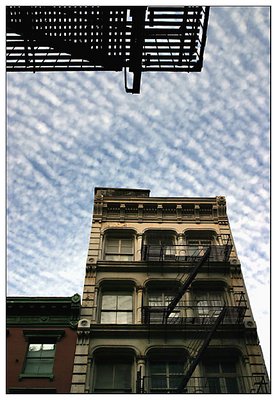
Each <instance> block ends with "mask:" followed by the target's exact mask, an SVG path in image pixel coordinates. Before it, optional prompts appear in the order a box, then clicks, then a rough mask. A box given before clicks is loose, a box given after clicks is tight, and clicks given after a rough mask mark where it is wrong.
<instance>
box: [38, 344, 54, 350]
mask: <svg viewBox="0 0 277 400" xmlns="http://www.w3.org/2000/svg"><path fill="white" fill-rule="evenodd" d="M41 346H42V350H54V349H55V345H54V343H47V344H42V345H41Z"/></svg>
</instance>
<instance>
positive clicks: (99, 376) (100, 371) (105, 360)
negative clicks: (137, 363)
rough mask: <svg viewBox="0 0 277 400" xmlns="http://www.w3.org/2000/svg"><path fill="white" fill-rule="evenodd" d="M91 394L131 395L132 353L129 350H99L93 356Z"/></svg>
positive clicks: (132, 377) (132, 376) (132, 378)
mask: <svg viewBox="0 0 277 400" xmlns="http://www.w3.org/2000/svg"><path fill="white" fill-rule="evenodd" d="M92 376H93V380H92V392H93V393H113V394H116V393H132V392H133V391H134V390H133V387H134V384H133V380H134V352H133V351H132V350H131V349H126V348H122V349H113V348H103V349H99V350H98V351H96V352H95V354H94V362H93V373H92Z"/></svg>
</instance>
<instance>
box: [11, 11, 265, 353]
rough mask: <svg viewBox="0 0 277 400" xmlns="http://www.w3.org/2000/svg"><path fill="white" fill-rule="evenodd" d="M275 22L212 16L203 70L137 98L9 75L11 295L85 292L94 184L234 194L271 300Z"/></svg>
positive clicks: (82, 83)
mask: <svg viewBox="0 0 277 400" xmlns="http://www.w3.org/2000/svg"><path fill="white" fill-rule="evenodd" d="M268 18H269V12H268V9H267V8H266V7H254V8H252V7H250V8H247V7H243V8H235V7H227V8H221V7H215V8H212V9H211V16H210V23H209V30H208V41H207V46H206V51H205V60H204V68H203V70H202V72H201V73H200V74H177V73H176V74H168V73H153V74H152V73H151V74H150V73H149V74H147V73H145V74H143V76H142V90H141V94H140V95H139V96H132V95H130V94H126V93H125V92H124V88H123V79H122V75H121V74H119V73H113V72H107V73H104V72H92V73H88V72H82V73H81V72H80V73H78V72H76V73H72V72H71V73H54V74H46V73H43V74H40V73H37V74H16V73H13V74H8V75H7V93H8V96H7V134H8V160H7V162H8V246H9V260H8V262H9V264H8V285H9V287H8V289H9V294H10V295H15V294H17V295H35V294H37V295H45V296H47V295H52V294H55V295H61V296H62V295H72V294H73V293H75V292H79V293H81V291H82V285H83V276H84V270H85V256H86V251H87V245H88V234H89V231H90V219H91V215H90V214H91V210H92V200H93V188H94V187H95V186H113V187H115V186H118V187H128V186H131V187H141V188H148V189H151V194H152V195H153V196H170V195H172V196H215V195H225V196H226V197H227V202H228V203H227V205H228V214H229V217H230V223H231V227H232V231H233V233H234V238H235V243H236V247H237V249H238V252H239V258H240V259H241V261H242V267H243V271H244V273H245V276H246V284H247V288H248V289H249V290H250V291H251V293H249V294H250V299H251V294H253V293H254V292H255V291H257V292H259V295H261V294H262V293H264V292H267V293H268V281H269V270H268V268H269V243H268V240H269V239H268V238H269V122H270V121H269V100H270V99H269V60H268V52H269V44H268V39H269V19H268ZM261 276H262V278H261ZM65 277H66V280H65V281H64V283H63V278H65ZM46 279H47V281H49V284H47V285H45V280H46ZM34 291H35V293H34ZM261 298H262V295H261ZM264 298H265V299H267V300H266V304H267V307H265V306H264V305H260V306H259V302H258V301H257V299H255V300H254V305H253V311H254V316H255V319H256V320H257V322H258V323H259V321H261V322H262V324H263V325H261V328H260V331H262V326H266V325H267V326H268V324H269V319H268V318H269V317H268V315H266V314H265V313H264V310H265V309H269V299H268V297H266V296H265V297H264ZM256 314H257V315H256ZM262 346H263V347H264V348H265V353H266V354H265V355H266V359H267V360H268V358H269V355H268V353H269V350H268V345H267V343H266V341H265V339H264V340H263V342H262Z"/></svg>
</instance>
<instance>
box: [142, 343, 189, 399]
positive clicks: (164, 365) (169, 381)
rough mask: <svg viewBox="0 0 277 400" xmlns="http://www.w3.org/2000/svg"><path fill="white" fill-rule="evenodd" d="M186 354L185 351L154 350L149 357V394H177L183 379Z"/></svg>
mask: <svg viewBox="0 0 277 400" xmlns="http://www.w3.org/2000/svg"><path fill="white" fill-rule="evenodd" d="M185 362H186V354H185V352H184V350H183V349H176V348H174V349H165V348H162V349H155V350H154V349H153V350H152V351H150V352H149V353H148V356H147V386H148V393H176V391H177V389H178V387H179V385H180V384H181V381H182V378H183V377H184V368H185Z"/></svg>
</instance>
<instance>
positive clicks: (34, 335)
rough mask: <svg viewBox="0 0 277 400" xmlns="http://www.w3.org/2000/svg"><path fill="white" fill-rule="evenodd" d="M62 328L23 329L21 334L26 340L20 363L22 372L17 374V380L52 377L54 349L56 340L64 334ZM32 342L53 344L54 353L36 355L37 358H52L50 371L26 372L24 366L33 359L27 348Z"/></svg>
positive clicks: (51, 378)
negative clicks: (22, 360) (47, 355)
mask: <svg viewBox="0 0 277 400" xmlns="http://www.w3.org/2000/svg"><path fill="white" fill-rule="evenodd" d="M64 333H65V331H64V330H45V331H40V330H28V331H26V330H24V331H23V334H24V336H25V340H26V342H27V347H26V352H25V357H24V363H23V365H22V372H21V374H20V375H19V380H21V379H23V378H48V379H50V380H53V379H54V365H55V358H56V349H57V342H58V341H60V340H61V338H62V337H63V336H64ZM32 344H40V345H44V344H45V345H49V344H53V345H54V349H53V351H54V353H53V356H51V357H42V358H41V357H38V359H40V360H41V359H43V360H45V359H51V360H52V371H51V373H50V372H43V373H35V372H26V368H27V366H28V360H31V359H33V357H30V356H29V355H28V354H29V353H30V351H29V349H30V346H31V345H32Z"/></svg>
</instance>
